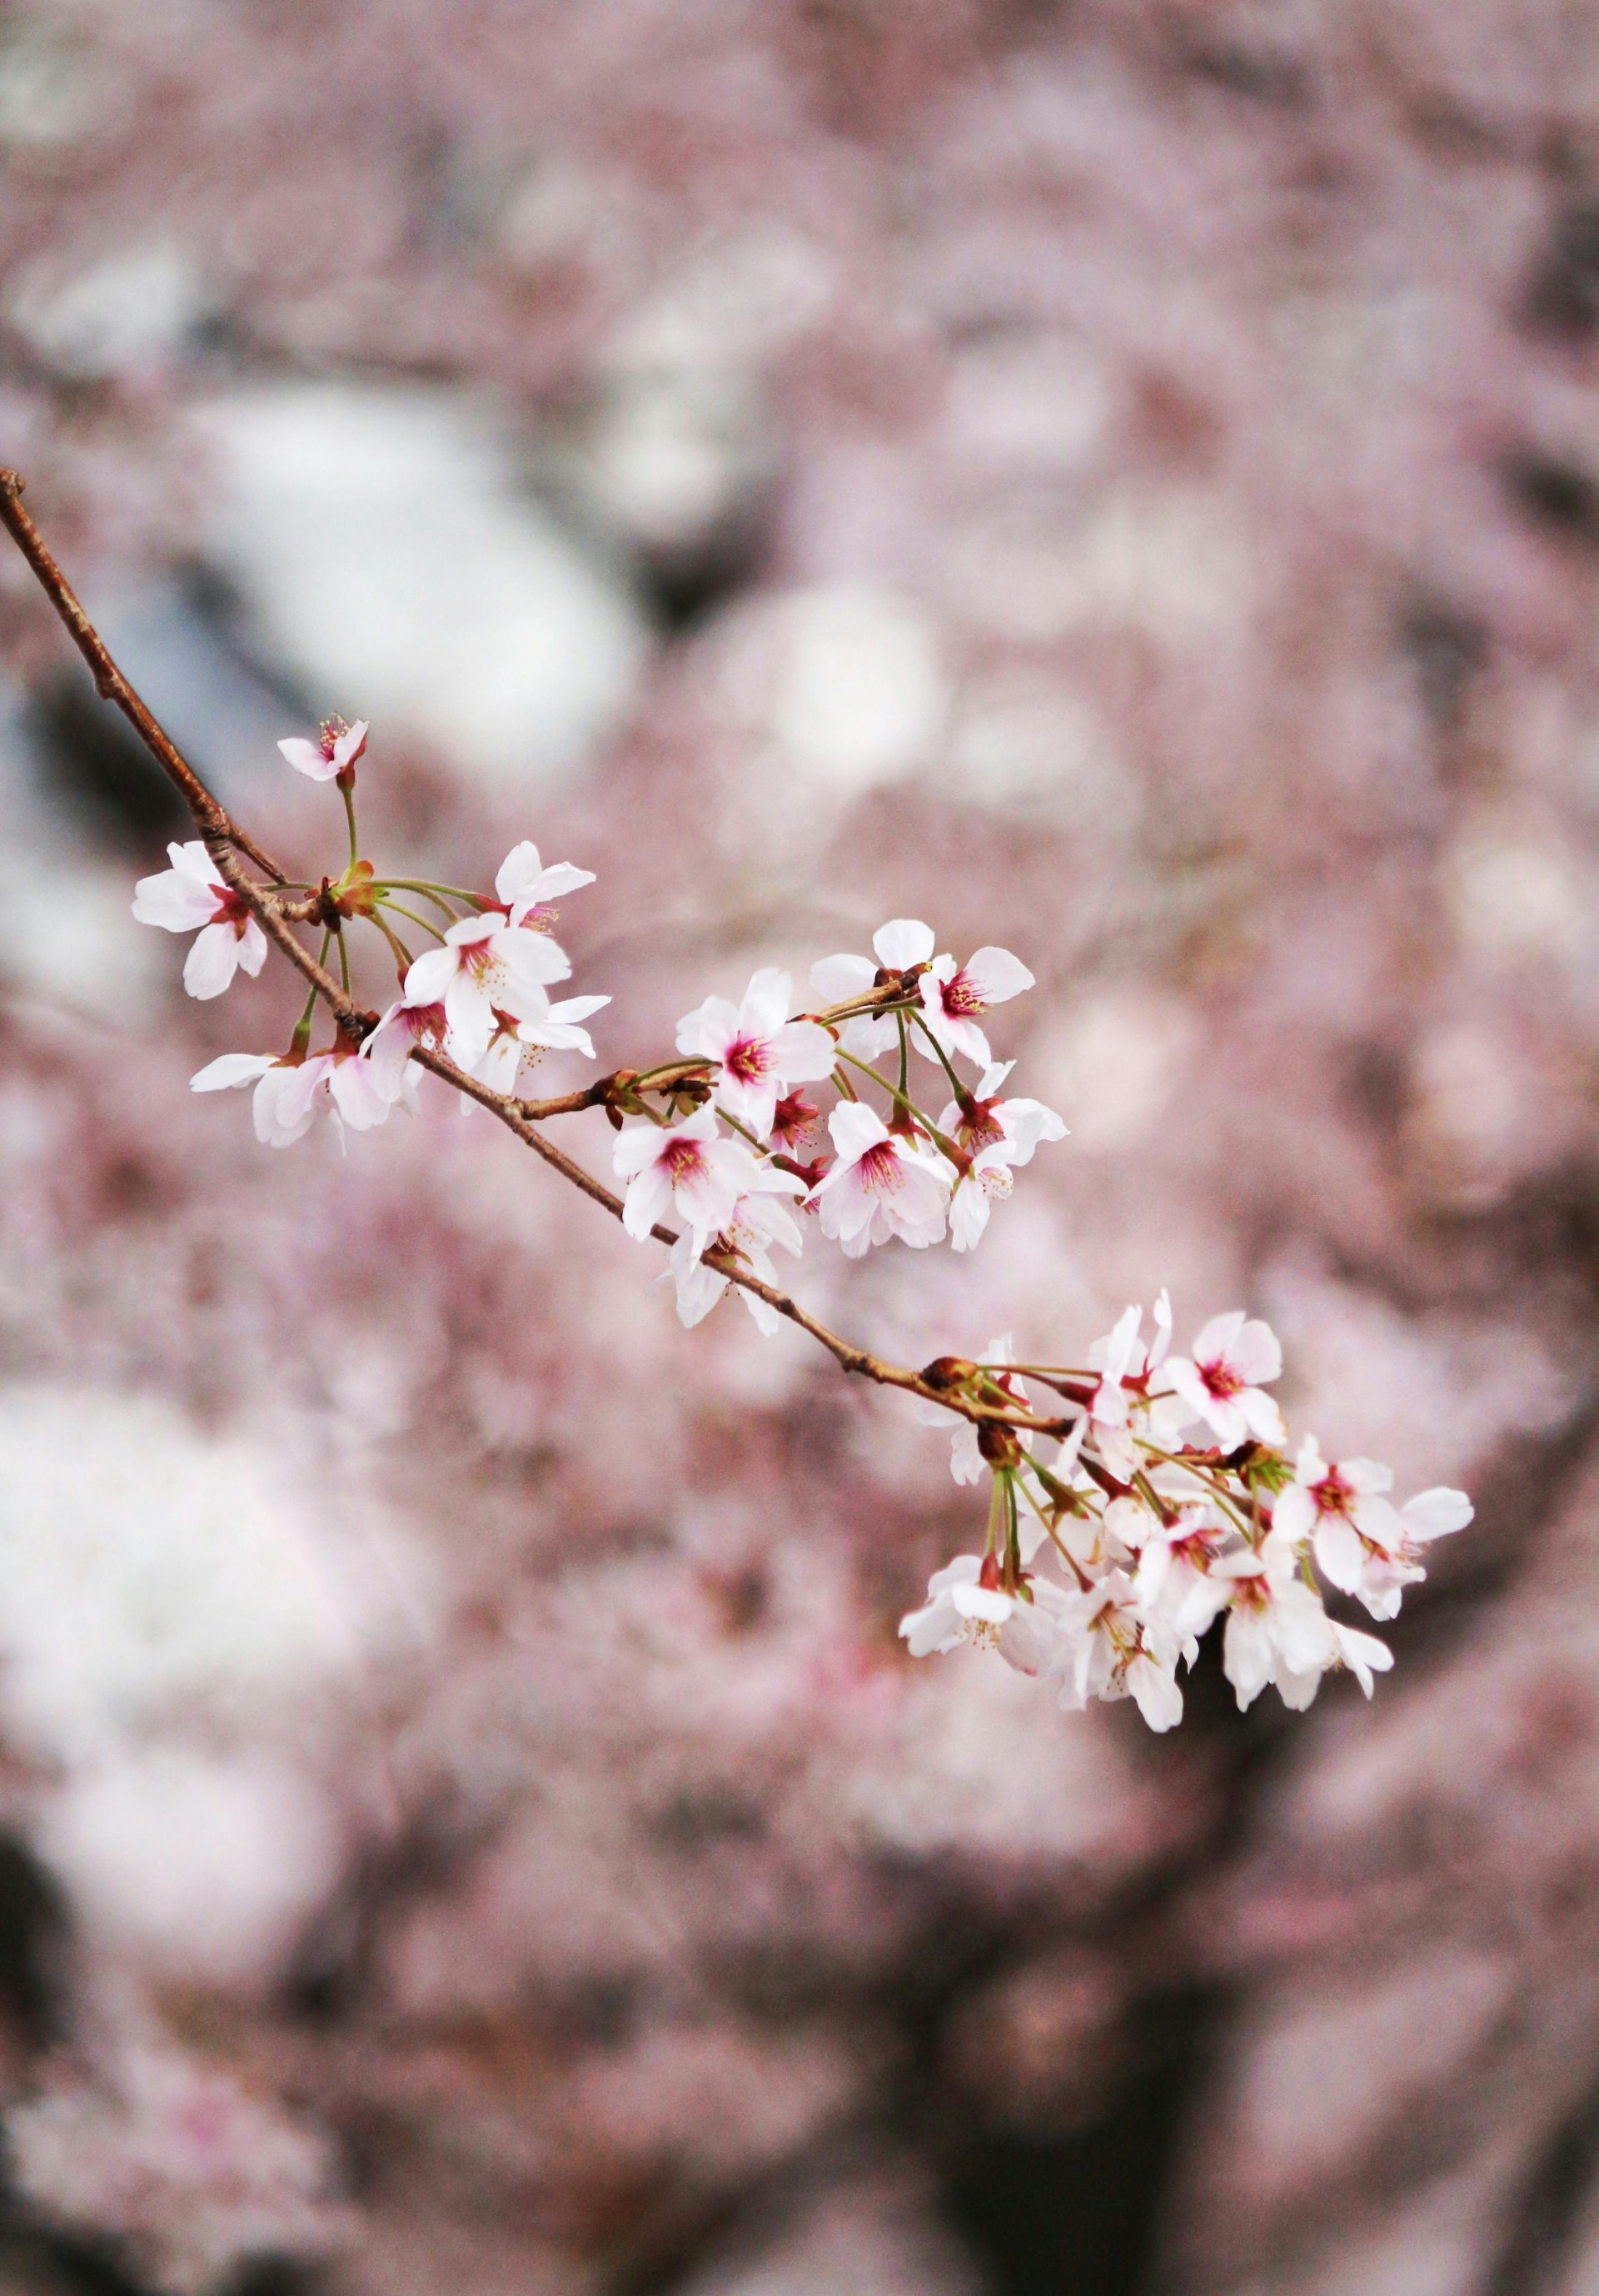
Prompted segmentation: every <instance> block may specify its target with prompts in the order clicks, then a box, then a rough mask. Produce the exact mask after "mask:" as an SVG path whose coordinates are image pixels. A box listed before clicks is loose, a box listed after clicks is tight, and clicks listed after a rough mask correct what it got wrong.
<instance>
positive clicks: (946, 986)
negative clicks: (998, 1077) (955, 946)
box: [918, 948, 1034, 1069]
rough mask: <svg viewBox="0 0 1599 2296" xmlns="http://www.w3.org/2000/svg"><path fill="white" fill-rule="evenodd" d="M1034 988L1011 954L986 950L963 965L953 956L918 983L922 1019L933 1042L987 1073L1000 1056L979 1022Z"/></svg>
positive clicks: (934, 965) (931, 968)
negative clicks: (992, 1050)
mask: <svg viewBox="0 0 1599 2296" xmlns="http://www.w3.org/2000/svg"><path fill="white" fill-rule="evenodd" d="M1033 985H1034V984H1033V976H1032V974H1031V973H1030V972H1029V971H1028V969H1027V967H1026V965H1025V964H1022V962H1021V958H1020V957H1019V956H1013V955H1012V954H1011V952H1010V950H1009V949H1008V948H980V949H979V950H978V952H977V954H976V955H975V956H972V957H969V958H968V959H967V961H966V963H965V964H960V965H957V964H956V963H955V959H954V957H953V956H936V957H934V958H933V960H932V963H931V964H930V965H929V966H928V968H927V971H926V972H924V973H923V974H922V978H921V980H920V982H919V983H918V994H919V995H920V996H921V998H922V1021H923V1023H924V1024H925V1026H926V1029H927V1032H928V1034H929V1036H930V1037H932V1038H933V1040H934V1042H935V1043H937V1044H939V1045H941V1046H943V1048H944V1050H945V1051H946V1052H947V1054H950V1055H951V1057H952V1058H953V1056H954V1055H955V1054H956V1053H961V1054H964V1055H965V1057H966V1059H967V1060H969V1061H974V1062H976V1063H977V1066H978V1067H979V1068H980V1069H987V1068H988V1067H989V1066H990V1065H991V1064H992V1062H993V1057H994V1056H993V1054H991V1053H990V1052H989V1050H988V1038H987V1037H985V1036H984V1034H983V1032H982V1030H981V1029H980V1028H979V1026H978V1021H979V1020H980V1017H981V1016H982V1014H983V1013H986V1012H987V1011H988V1008H989V1006H990V1005H1004V1004H1007V1003H1008V1002H1009V1000H1010V999H1011V998H1012V997H1013V996H1021V993H1022V991H1023V990H1024V989H1028V988H1032V987H1033ZM922 1050H923V1051H924V1052H926V1051H927V1047H926V1046H922ZM928 1057H929V1059H930V1060H931V1059H932V1058H933V1057H934V1055H933V1054H931V1053H928Z"/></svg>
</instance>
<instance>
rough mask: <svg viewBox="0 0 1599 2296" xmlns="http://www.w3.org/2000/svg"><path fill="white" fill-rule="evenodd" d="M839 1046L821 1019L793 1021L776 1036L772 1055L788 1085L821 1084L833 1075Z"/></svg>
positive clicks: (778, 1070) (785, 1024)
mask: <svg viewBox="0 0 1599 2296" xmlns="http://www.w3.org/2000/svg"><path fill="white" fill-rule="evenodd" d="M838 1056H839V1055H838V1047H837V1046H835V1045H834V1043H833V1040H832V1037H830V1036H829V1035H828V1033H827V1031H826V1029H824V1028H823V1027H822V1025H821V1023H820V1021H786V1022H785V1023H784V1025H783V1027H782V1028H781V1029H778V1030H777V1032H776V1034H775V1036H774V1037H773V1038H772V1057H773V1059H774V1060H775V1062H776V1064H777V1073H778V1075H779V1076H780V1077H781V1078H783V1083H784V1084H785V1085H796V1084H820V1083H822V1082H823V1081H824V1078H827V1077H830V1076H831V1075H832V1071H833V1065H834V1063H835V1062H836V1061H837V1059H838Z"/></svg>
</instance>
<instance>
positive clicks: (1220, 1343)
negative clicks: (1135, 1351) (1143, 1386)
mask: <svg viewBox="0 0 1599 2296" xmlns="http://www.w3.org/2000/svg"><path fill="white" fill-rule="evenodd" d="M1282 1369H1283V1350H1282V1349H1281V1348H1280V1347H1279V1346H1278V1344H1277V1340H1276V1334H1275V1333H1274V1332H1273V1330H1272V1328H1271V1326H1270V1325H1269V1324H1262V1323H1260V1322H1259V1321H1256V1322H1246V1321H1245V1319H1244V1313H1243V1309H1242V1308H1234V1309H1233V1311H1232V1312H1231V1313H1230V1314H1229V1315H1226V1316H1211V1318H1210V1322H1209V1323H1208V1324H1206V1325H1205V1327H1204V1329H1203V1330H1202V1331H1201V1333H1200V1335H1199V1337H1198V1339H1197V1340H1195V1341H1194V1343H1193V1356H1192V1357H1187V1356H1173V1357H1171V1358H1170V1360H1169V1362H1168V1364H1167V1365H1166V1377H1167V1380H1168V1382H1169V1384H1170V1386H1171V1387H1172V1388H1173V1389H1174V1390H1176V1392H1177V1394H1178V1395H1180V1396H1181V1397H1182V1398H1183V1400H1184V1402H1185V1403H1186V1404H1187V1405H1188V1406H1190V1408H1191V1409H1192V1411H1193V1413H1194V1414H1195V1415H1196V1416H1197V1417H1199V1418H1201V1419H1202V1420H1204V1422H1205V1423H1206V1424H1207V1425H1208V1426H1209V1427H1210V1431H1211V1432H1212V1433H1213V1434H1214V1435H1215V1437H1216V1439H1217V1442H1218V1444H1219V1445H1220V1446H1221V1448H1222V1449H1223V1450H1224V1451H1235V1450H1236V1449H1237V1447H1238V1446H1239V1445H1240V1444H1241V1443H1245V1442H1247V1441H1248V1440H1249V1439H1250V1438H1251V1436H1253V1438H1254V1439H1255V1440H1256V1441H1257V1442H1258V1443H1283V1442H1285V1441H1286V1440H1287V1431H1286V1429H1285V1428H1284V1427H1283V1414H1282V1413H1281V1411H1280V1410H1279V1409H1278V1408H1277V1406H1276V1404H1275V1402H1274V1400H1273V1399H1272V1398H1271V1397H1270V1396H1269V1395H1267V1393H1266V1391H1265V1382H1266V1381H1267V1380H1271V1379H1276V1378H1278V1377H1279V1376H1280V1375H1281V1373H1282Z"/></svg>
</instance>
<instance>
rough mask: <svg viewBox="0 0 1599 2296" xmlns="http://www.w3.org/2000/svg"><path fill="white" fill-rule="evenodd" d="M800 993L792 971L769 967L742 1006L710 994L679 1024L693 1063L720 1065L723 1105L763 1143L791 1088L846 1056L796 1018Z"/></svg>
mask: <svg viewBox="0 0 1599 2296" xmlns="http://www.w3.org/2000/svg"><path fill="white" fill-rule="evenodd" d="M793 993H794V983H793V979H792V976H791V974H789V973H786V972H779V971H778V970H777V968H776V967H775V965H764V966H763V967H762V968H761V970H760V971H759V972H757V973H756V974H755V975H754V976H753V977H752V979H751V980H750V986H749V988H747V989H746V990H745V991H744V996H743V1002H742V1004H739V1005H734V1003H733V1002H732V1001H731V1000H730V999H729V998H728V997H726V996H708V997H707V998H706V999H705V1001H704V1003H703V1004H702V1005H696V1006H695V1008H694V1010H693V1012H692V1013H685V1014H684V1016H683V1018H682V1020H681V1021H678V1023H677V1050H678V1051H679V1052H680V1053H684V1054H687V1055H688V1057H689V1058H690V1059H691V1060H707V1061H715V1062H717V1066H718V1067H719V1069H720V1070H721V1074H720V1078H719V1079H718V1081H717V1102H718V1103H719V1105H720V1106H721V1107H722V1108H723V1109H725V1110H726V1113H727V1114H728V1115H729V1116H731V1117H734V1118H735V1119H737V1121H738V1122H739V1123H741V1124H743V1125H745V1126H747V1127H748V1128H749V1129H750V1131H751V1132H753V1133H754V1135H755V1136H756V1138H757V1139H758V1140H767V1139H769V1138H770V1137H771V1132H772V1123H773V1119H774V1117H775V1113H776V1110H777V1103H778V1102H779V1101H780V1100H782V1099H783V1098H784V1097H785V1096H786V1095H787V1094H788V1093H789V1091H790V1090H791V1087H794V1086H795V1085H800V1084H819V1083H820V1082H821V1081H822V1079H823V1078H824V1077H830V1076H831V1075H832V1071H833V1066H834V1063H835V1062H836V1061H837V1059H838V1050H837V1047H836V1046H835V1045H834V1043H833V1040H832V1037H830V1036H829V1035H828V1033H827V1030H826V1029H824V1028H823V1027H822V1026H821V1024H820V1023H819V1022H818V1021H791V1020H790V1018H789V1007H790V1005H791V1003H792V1001H793Z"/></svg>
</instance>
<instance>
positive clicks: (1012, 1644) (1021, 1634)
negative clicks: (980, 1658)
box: [899, 1554, 1068, 1674]
mask: <svg viewBox="0 0 1599 2296" xmlns="http://www.w3.org/2000/svg"><path fill="white" fill-rule="evenodd" d="M1067 1599H1068V1598H1067V1597H1066V1596H1065V1595H1062V1592H1061V1589H1060V1588H1059V1587H1054V1586H1052V1585H1051V1584H1050V1583H1049V1582H1048V1581H1047V1580H1046V1579H1024V1580H1023V1581H1022V1584H1021V1587H1019V1588H1018V1589H1017V1590H1016V1591H1015V1592H1014V1593H1007V1591H1006V1590H1005V1587H1003V1586H1002V1585H1001V1584H1000V1579H999V1571H998V1569H997V1567H996V1563H995V1561H994V1558H993V1556H992V1555H988V1556H987V1557H980V1556H978V1555H975V1554H957V1555H956V1556H955V1561H954V1562H949V1563H946V1565H945V1567H944V1568H943V1570H935V1571H934V1572H933V1575H932V1577H931V1579H929V1580H928V1582H927V1601H926V1602H925V1603H924V1604H923V1605H922V1609H921V1610H919V1611H906V1615H905V1617H904V1618H903V1619H901V1620H900V1621H899V1632H900V1635H901V1636H902V1638H903V1639H904V1641H905V1643H906V1646H907V1647H908V1649H909V1651H910V1654H911V1656H912V1657H913V1658H929V1657H931V1655H932V1653H933V1652H935V1651H940V1652H942V1651H952V1650H956V1649H958V1648H959V1647H960V1645H961V1644H962V1643H972V1644H975V1645H976V1646H977V1648H978V1649H979V1650H992V1651H997V1652H999V1655H1000V1657H1001V1658H1002V1659H1004V1660H1005V1663H1006V1665H1007V1666H1013V1667H1014V1668H1015V1669H1016V1671H1017V1672H1018V1674H1037V1673H1040V1672H1041V1671H1042V1669H1044V1667H1045V1666H1046V1665H1047V1664H1048V1662H1049V1659H1050V1656H1051V1652H1052V1651H1053V1649H1054V1634H1055V1625H1056V1620H1057V1617H1058V1615H1059V1612H1060V1610H1061V1606H1062V1604H1063V1603H1065V1601H1066V1600H1067Z"/></svg>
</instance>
